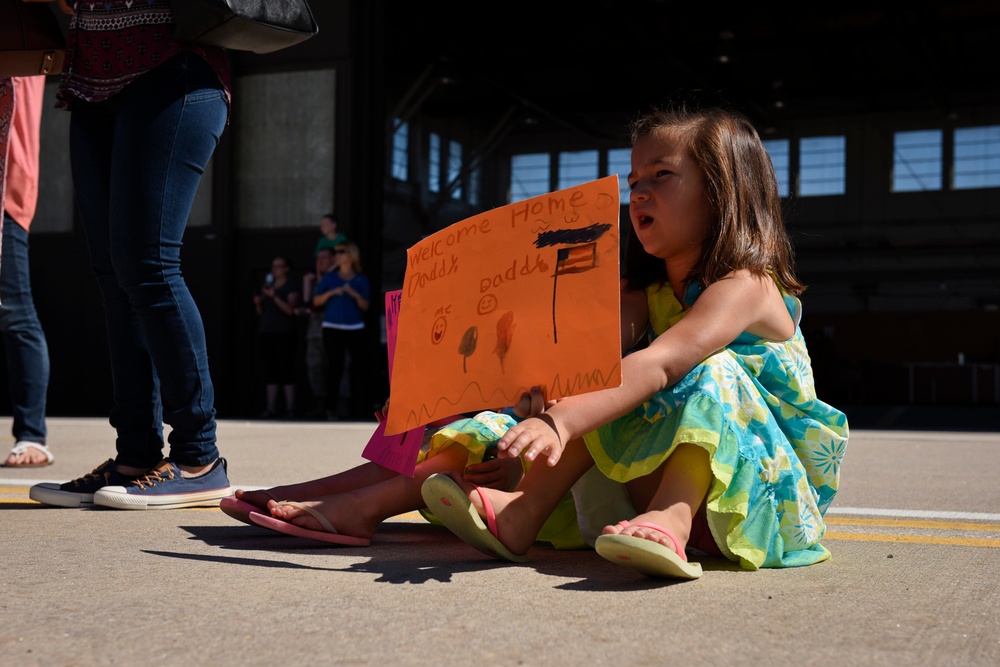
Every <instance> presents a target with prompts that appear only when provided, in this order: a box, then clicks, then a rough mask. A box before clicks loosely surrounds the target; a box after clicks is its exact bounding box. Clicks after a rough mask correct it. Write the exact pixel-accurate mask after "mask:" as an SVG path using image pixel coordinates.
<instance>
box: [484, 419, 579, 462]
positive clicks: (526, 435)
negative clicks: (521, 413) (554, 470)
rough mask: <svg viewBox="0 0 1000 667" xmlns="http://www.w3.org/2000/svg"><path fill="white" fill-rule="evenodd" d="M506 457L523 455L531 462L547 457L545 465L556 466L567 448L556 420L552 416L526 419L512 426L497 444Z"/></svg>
mask: <svg viewBox="0 0 1000 667" xmlns="http://www.w3.org/2000/svg"><path fill="white" fill-rule="evenodd" d="M497 446H498V447H499V448H500V451H501V452H502V453H503V454H504V456H508V457H517V456H520V455H523V456H524V458H526V459H527V460H529V461H534V460H535V459H536V458H537V457H539V456H544V457H546V459H545V463H546V465H549V466H554V465H555V464H556V463H558V462H559V458H560V457H561V456H562V453H563V450H564V449H565V448H566V445H565V443H564V442H563V438H562V436H561V435H560V433H559V429H558V427H557V426H556V422H555V420H554V419H553V418H552V415H550V414H542V415H539V416H538V417H531V418H529V419H525V420H524V421H523V422H521V423H520V424H517V425H515V426H512V427H511V428H510V430H509V431H507V432H506V433H504V435H503V437H502V438H500V441H499V442H498V443H497Z"/></svg>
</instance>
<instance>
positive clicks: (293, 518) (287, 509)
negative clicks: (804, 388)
mask: <svg viewBox="0 0 1000 667" xmlns="http://www.w3.org/2000/svg"><path fill="white" fill-rule="evenodd" d="M348 496H350V494H349V493H341V494H337V495H333V496H322V497H320V498H313V499H311V500H307V501H302V503H301V504H303V505H306V506H308V507H311V508H312V509H313V510H315V511H317V512H319V513H320V514H322V515H323V516H324V517H326V520H327V521H329V522H330V524H331V525H333V526H334V527H335V528H336V529H337V532H338V533H340V534H342V535H349V536H351V537H363V538H368V539H370V538H371V537H372V536H374V535H375V531H377V530H378V526H379V524H380V523H381V522H382V521H381V519H379V518H373V517H369V516H366V513H365V512H364V511H359V507H361V505H360V504H359V503H356V502H354V501H352V499H350V498H349V497H348ZM267 507H268V509H269V510H270V512H271V516H273V517H275V518H278V519H282V520H283V521H288V522H289V523H293V524H295V525H296V526H300V527H302V528H307V529H309V530H319V531H325V530H326V528H325V527H324V526H323V525H321V524H320V522H319V521H317V520H316V517H314V516H312V515H311V514H309V512H308V511H306V510H304V509H302V508H301V507H296V506H295V505H282V504H280V503H278V502H275V501H274V500H269V501H268V502H267Z"/></svg>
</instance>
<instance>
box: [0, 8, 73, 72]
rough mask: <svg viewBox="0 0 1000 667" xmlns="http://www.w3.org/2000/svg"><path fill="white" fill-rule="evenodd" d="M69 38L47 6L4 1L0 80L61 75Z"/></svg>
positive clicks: (0, 19)
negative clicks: (8, 77)
mask: <svg viewBox="0 0 1000 667" xmlns="http://www.w3.org/2000/svg"><path fill="white" fill-rule="evenodd" d="M65 59H66V37H65V35H63V31H62V26H60V25H59V20H58V19H57V18H56V15H55V14H53V13H52V9H51V8H50V7H49V6H48V5H46V4H38V3H34V2H21V0H0V76H36V75H39V74H58V73H59V72H61V71H62V68H63V61H64V60H65Z"/></svg>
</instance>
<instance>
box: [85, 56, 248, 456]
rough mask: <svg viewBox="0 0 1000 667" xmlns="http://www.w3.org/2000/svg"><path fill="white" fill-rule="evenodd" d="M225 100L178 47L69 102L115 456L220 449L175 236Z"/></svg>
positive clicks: (199, 334) (208, 74)
mask: <svg viewBox="0 0 1000 667" xmlns="http://www.w3.org/2000/svg"><path fill="white" fill-rule="evenodd" d="M227 115H228V103H227V101H226V97H225V92H224V90H223V88H222V86H221V84H220V83H219V81H218V79H217V77H216V76H215V73H214V72H213V71H212V69H211V68H210V67H209V66H208V65H207V64H206V63H205V62H204V61H203V60H202V59H201V58H199V57H198V56H196V55H194V54H191V53H182V54H180V55H178V56H176V57H174V58H171V60H170V61H168V62H166V63H164V64H162V65H160V66H158V67H156V68H155V69H153V70H151V71H150V72H148V73H147V74H145V75H143V76H142V77H141V78H140V79H138V80H136V81H135V82H133V83H132V84H130V85H129V86H128V87H127V88H125V89H124V90H123V91H121V92H120V93H118V94H117V95H115V96H114V97H112V98H111V99H110V100H107V101H105V102H99V103H84V102H74V104H73V110H72V116H71V121H70V164H71V166H72V172H73V184H74V187H75V190H76V198H77V206H78V208H79V212H80V218H81V220H82V222H83V227H84V230H85V232H86V237H87V245H88V247H89V250H90V258H91V264H92V268H93V272H94V276H95V277H96V279H97V284H98V287H99V289H100V292H101V296H102V299H103V302H104V317H105V322H106V326H107V334H108V348H109V353H110V359H111V375H112V379H113V383H114V406H113V408H112V410H111V414H110V422H111V425H112V426H113V427H114V428H115V430H116V432H117V435H118V437H117V441H116V447H117V451H118V456H117V458H116V462H117V463H118V464H120V465H126V466H135V467H152V466H154V465H156V464H157V463H158V462H159V461H160V459H161V458H162V457H163V454H162V451H163V424H164V423H166V424H169V425H170V427H171V432H170V436H169V442H170V458H171V459H173V460H174V461H175V462H177V463H179V464H181V465H190V466H200V465H206V464H208V463H211V462H212V461H214V460H215V459H216V458H218V456H219V452H218V448H217V447H216V423H215V392H214V388H213V385H212V378H211V375H210V374H209V369H208V353H207V349H206V342H205V328H204V324H203V323H202V319H201V314H200V313H199V311H198V306H197V305H196V304H195V302H194V299H193V298H192V296H191V293H190V291H189V290H188V287H187V284H186V283H185V282H184V277H183V275H182V274H181V256H180V251H181V242H182V240H183V236H184V229H185V227H186V225H187V220H188V216H189V214H190V212H191V206H192V204H193V203H194V196H195V192H196V191H197V189H198V183H199V181H200V180H201V175H202V173H203V172H204V169H205V165H206V164H207V163H208V161H209V158H211V156H212V153H213V152H214V150H215V147H216V146H217V145H218V142H219V138H220V137H221V135H222V131H223V130H224V129H225V125H226V119H227Z"/></svg>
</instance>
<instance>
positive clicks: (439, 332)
mask: <svg viewBox="0 0 1000 667" xmlns="http://www.w3.org/2000/svg"><path fill="white" fill-rule="evenodd" d="M447 330H448V321H447V320H446V319H444V317H443V316H441V317H438V318H437V319H436V320H434V326H432V327H431V342H432V343H434V344H435V345H437V344H439V343H440V342H441V341H442V340H444V334H445V331H447Z"/></svg>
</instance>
